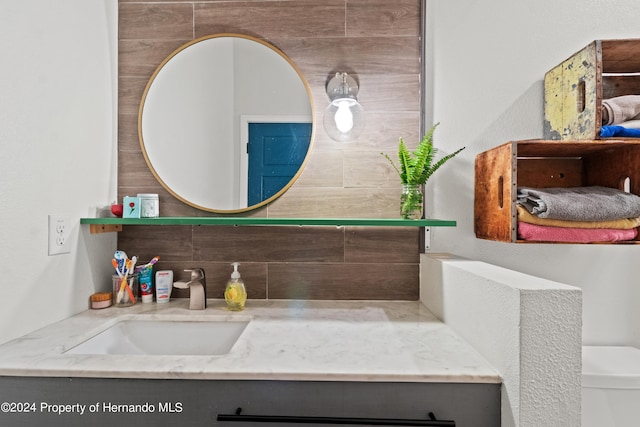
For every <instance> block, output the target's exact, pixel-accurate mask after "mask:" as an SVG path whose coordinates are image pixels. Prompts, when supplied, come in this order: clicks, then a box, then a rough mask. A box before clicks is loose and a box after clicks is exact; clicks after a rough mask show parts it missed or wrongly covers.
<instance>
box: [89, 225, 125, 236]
mask: <svg viewBox="0 0 640 427" xmlns="http://www.w3.org/2000/svg"><path fill="white" fill-rule="evenodd" d="M118 231H122V224H89V233H91V234H100V233H114V232H118Z"/></svg>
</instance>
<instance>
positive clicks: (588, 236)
mask: <svg viewBox="0 0 640 427" xmlns="http://www.w3.org/2000/svg"><path fill="white" fill-rule="evenodd" d="M637 235H638V229H637V228H631V229H628V230H616V229H611V228H565V227H547V226H544V225H536V224H529V223H526V222H519V223H518V237H519V238H520V239H524V240H528V241H536V242H560V243H600V242H620V241H625V240H633V239H635V238H636V236H637Z"/></svg>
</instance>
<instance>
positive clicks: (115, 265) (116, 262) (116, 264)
mask: <svg viewBox="0 0 640 427" xmlns="http://www.w3.org/2000/svg"><path fill="white" fill-rule="evenodd" d="M111 265H113V268H115V269H116V273H118V277H119V278H121V279H122V272H121V271H120V269H119V268H118V261H117V260H116V259H115V258H114V259H112V260H111Z"/></svg>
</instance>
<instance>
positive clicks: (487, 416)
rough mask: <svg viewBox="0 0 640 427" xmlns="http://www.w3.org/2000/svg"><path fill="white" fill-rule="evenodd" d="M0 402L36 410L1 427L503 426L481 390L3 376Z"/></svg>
mask: <svg viewBox="0 0 640 427" xmlns="http://www.w3.org/2000/svg"><path fill="white" fill-rule="evenodd" d="M149 363H153V359H152V358H150V359H149ZM0 401H2V402H22V403H25V404H27V403H33V404H34V406H33V408H34V410H33V411H31V412H25V411H22V412H21V413H11V412H2V413H0V425H2V426H3V427H13V426H16V427H17V426H20V427H28V426H43V425H47V426H65V427H71V426H88V425H90V426H93V427H100V426H105V427H112V426H114V425H118V426H122V427H125V426H141V425H153V426H157V427H161V426H171V427H173V426H176V425H185V426H186V425H188V426H194V427H195V426H229V427H245V426H247V427H249V426H257V425H265V426H269V425H291V426H302V425H305V426H308V425H317V426H320V425H327V424H331V425H336V423H338V424H340V425H425V426H454V425H455V426H457V427H499V426H500V384H483V383H469V384H463V383H428V382H425V383H415V382H411V383H402V382H350V381H344V382H343V381H273V380H268V381H267V380H265V381H259V380H258V381H257V380H245V381H243V380H201V381H199V380H180V379H168V380H159V379H98V378H61V377H59V378H49V377H48V378H40V377H0ZM75 404H77V406H76V407H73V406H70V407H68V408H67V409H68V410H70V411H71V410H74V409H75V408H77V409H75V412H69V413H62V414H58V413H57V412H50V410H54V408H57V407H54V406H48V405H75ZM82 405H85V406H84V414H79V413H78V410H79V409H81V408H82ZM49 408H51V409H49ZM238 408H241V410H240V411H238ZM237 412H239V416H238V414H237ZM429 413H431V414H433V417H431V418H430V417H429ZM245 416H246V417H245ZM251 416H255V417H251ZM325 417H328V418H330V419H327V418H325ZM248 418H254V420H248ZM432 418H435V419H436V420H433V419H432ZM220 419H226V420H225V421H222V420H220ZM363 419H373V420H369V421H370V422H368V421H367V420H363ZM415 420H419V421H418V422H416V421H415ZM314 421H316V422H314ZM452 422H455V423H452Z"/></svg>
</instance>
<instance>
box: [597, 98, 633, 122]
mask: <svg viewBox="0 0 640 427" xmlns="http://www.w3.org/2000/svg"><path fill="white" fill-rule="evenodd" d="M602 107H603V108H604V109H605V110H606V114H605V117H608V120H607V121H606V122H605V123H603V124H604V125H618V124H620V123H623V122H626V121H628V120H633V119H640V95H623V96H616V97H614V98H609V99H603V100H602Z"/></svg>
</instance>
